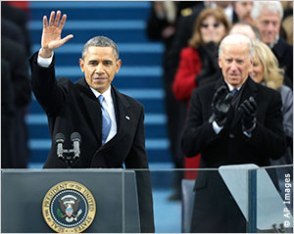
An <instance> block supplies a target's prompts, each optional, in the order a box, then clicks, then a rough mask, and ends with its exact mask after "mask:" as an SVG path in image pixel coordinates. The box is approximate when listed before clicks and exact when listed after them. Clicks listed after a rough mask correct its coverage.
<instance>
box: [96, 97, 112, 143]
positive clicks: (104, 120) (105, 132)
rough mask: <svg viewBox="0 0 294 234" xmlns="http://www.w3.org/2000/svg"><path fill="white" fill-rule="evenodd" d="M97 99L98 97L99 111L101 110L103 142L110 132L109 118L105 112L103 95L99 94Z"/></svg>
mask: <svg viewBox="0 0 294 234" xmlns="http://www.w3.org/2000/svg"><path fill="white" fill-rule="evenodd" d="M98 99H99V102H100V105H101V111H102V144H104V143H105V141H106V139H107V136H108V134H109V132H110V128H111V119H110V116H109V114H108V112H107V109H106V106H105V102H104V97H103V95H100V96H99V97H98Z"/></svg>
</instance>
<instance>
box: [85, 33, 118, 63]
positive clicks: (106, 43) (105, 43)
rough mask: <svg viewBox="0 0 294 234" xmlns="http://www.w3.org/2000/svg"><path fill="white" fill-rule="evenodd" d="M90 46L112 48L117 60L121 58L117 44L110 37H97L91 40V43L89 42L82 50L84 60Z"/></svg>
mask: <svg viewBox="0 0 294 234" xmlns="http://www.w3.org/2000/svg"><path fill="white" fill-rule="evenodd" d="M90 46H98V47H112V48H113V50H114V54H115V57H116V59H118V58H119V51H118V46H117V44H116V43H115V42H114V41H113V40H111V39H110V38H108V37H105V36H96V37H93V38H91V39H90V40H89V41H87V42H86V44H85V45H84V47H83V50H82V58H84V56H85V54H86V53H87V50H88V48H89V47H90Z"/></svg>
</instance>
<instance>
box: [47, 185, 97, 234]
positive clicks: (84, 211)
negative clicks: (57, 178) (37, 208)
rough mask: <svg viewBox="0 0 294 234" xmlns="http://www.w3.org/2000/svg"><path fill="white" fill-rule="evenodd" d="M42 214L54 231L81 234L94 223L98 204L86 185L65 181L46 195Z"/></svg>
mask: <svg viewBox="0 0 294 234" xmlns="http://www.w3.org/2000/svg"><path fill="white" fill-rule="evenodd" d="M42 213H43V217H44V219H45V221H46V223H47V224H48V226H49V227H50V228H51V229H53V230H54V231H56V232H59V233H60V232H62V233H65V232H70V233H79V232H83V231H85V230H86V229H87V228H88V227H89V226H90V225H91V223H92V222H93V220H94V217H95V214H96V203H95V199H94V197H93V195H92V193H91V192H90V191H89V190H88V189H87V188H86V187H85V186H84V185H82V184H80V183H77V182H74V181H63V182H61V183H58V184H56V185H55V186H53V187H52V188H51V189H50V190H49V191H48V192H47V193H46V195H45V197H44V199H43V203H42Z"/></svg>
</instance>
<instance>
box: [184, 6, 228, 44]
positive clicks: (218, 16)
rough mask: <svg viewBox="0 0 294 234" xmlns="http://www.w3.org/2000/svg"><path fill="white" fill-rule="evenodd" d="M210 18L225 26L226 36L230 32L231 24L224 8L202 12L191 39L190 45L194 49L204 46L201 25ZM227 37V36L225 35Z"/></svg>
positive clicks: (197, 19)
mask: <svg viewBox="0 0 294 234" xmlns="http://www.w3.org/2000/svg"><path fill="white" fill-rule="evenodd" d="M209 16H212V17H214V18H215V20H216V21H218V22H220V23H221V24H223V25H224V27H225V30H226V34H228V32H229V30H230V27H231V25H230V22H229V21H228V18H227V16H226V15H225V13H224V11H223V9H222V8H218V7H217V8H208V9H204V10H202V11H201V13H200V14H199V16H198V17H197V18H196V22H195V24H194V30H193V34H192V37H191V38H190V40H189V42H188V44H189V46H191V47H193V48H198V47H199V46H200V45H203V44H204V41H203V39H202V36H201V31H200V30H201V25H202V22H203V21H204V20H205V19H206V18H207V17H209ZM224 36H225V35H224Z"/></svg>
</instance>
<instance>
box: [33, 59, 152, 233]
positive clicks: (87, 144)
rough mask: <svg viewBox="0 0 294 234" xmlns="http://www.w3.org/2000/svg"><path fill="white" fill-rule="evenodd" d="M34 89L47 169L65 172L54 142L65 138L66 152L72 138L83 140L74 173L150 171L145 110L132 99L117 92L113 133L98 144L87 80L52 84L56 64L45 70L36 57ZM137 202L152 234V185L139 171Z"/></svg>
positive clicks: (96, 111)
mask: <svg viewBox="0 0 294 234" xmlns="http://www.w3.org/2000/svg"><path fill="white" fill-rule="evenodd" d="M30 62H31V69H32V88H33V91H34V94H35V96H36V98H37V100H38V101H39V103H40V104H41V105H42V107H43V108H44V110H45V111H46V113H47V116H48V121H49V128H50V134H51V139H52V147H51V150H50V152H49V156H48V159H47V161H46V163H45V166H44V167H45V168H65V167H67V165H66V164H65V163H64V162H62V161H61V160H59V159H58V157H57V154H56V144H55V141H54V137H55V135H56V134H57V133H63V134H64V135H65V138H66V139H65V143H64V147H65V148H67V149H68V148H71V147H72V146H71V142H70V134H71V133H73V132H79V133H80V135H81V140H82V141H81V147H80V148H81V156H80V159H79V160H78V161H77V162H76V164H74V165H72V167H74V168H122V167H123V164H124V165H125V167H126V168H127V169H148V162H147V155H146V151H145V132H144V121H143V120H144V110H143V107H142V105H141V104H139V103H138V102H136V101H135V100H134V99H132V98H130V97H128V96H126V95H123V94H121V93H120V92H118V91H117V90H116V89H115V88H112V90H111V93H112V97H113V100H114V106H115V112H116V121H117V126H118V128H117V134H116V135H115V136H114V138H112V139H111V140H110V141H109V142H107V143H106V144H105V145H103V146H102V145H101V126H102V114H101V107H100V104H99V101H98V99H97V98H96V97H95V95H94V94H93V92H92V91H91V90H90V88H89V86H88V85H87V83H86V81H85V79H81V80H79V81H78V82H77V83H75V84H74V83H72V82H71V81H69V80H68V79H59V80H58V81H56V80H55V72H54V61H53V62H52V64H51V66H50V67H49V68H42V67H39V66H38V65H37V53H36V54H35V55H34V56H33V57H32V58H31V60H30ZM136 177H137V185H138V198H139V209H140V220H141V230H142V232H154V224H153V204H152V193H151V183H150V177H149V173H148V172H137V173H136Z"/></svg>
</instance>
